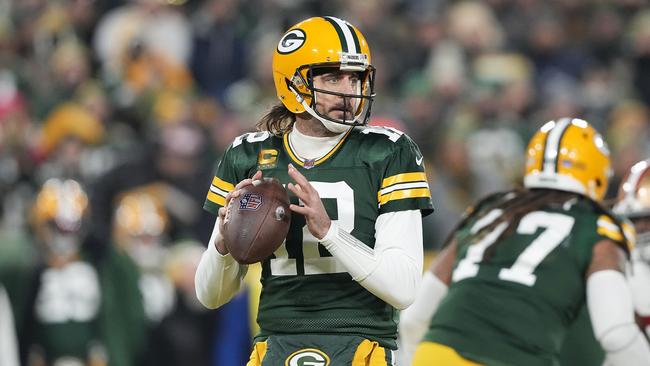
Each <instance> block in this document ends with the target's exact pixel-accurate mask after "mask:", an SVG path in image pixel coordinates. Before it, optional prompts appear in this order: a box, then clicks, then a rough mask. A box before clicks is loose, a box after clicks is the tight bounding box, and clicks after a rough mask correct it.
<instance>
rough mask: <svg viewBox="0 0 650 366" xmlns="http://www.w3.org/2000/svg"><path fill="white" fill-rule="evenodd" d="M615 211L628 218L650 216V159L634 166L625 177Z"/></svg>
mask: <svg viewBox="0 0 650 366" xmlns="http://www.w3.org/2000/svg"><path fill="white" fill-rule="evenodd" d="M614 213H616V214H620V215H622V216H625V217H627V218H631V219H634V218H639V217H643V216H650V159H648V160H643V161H640V162H638V163H636V164H634V165H633V166H632V168H631V169H630V171H629V172H628V173H627V175H626V176H625V178H624V179H623V183H622V184H621V187H620V188H619V191H618V198H617V200H616V204H615V205H614Z"/></svg>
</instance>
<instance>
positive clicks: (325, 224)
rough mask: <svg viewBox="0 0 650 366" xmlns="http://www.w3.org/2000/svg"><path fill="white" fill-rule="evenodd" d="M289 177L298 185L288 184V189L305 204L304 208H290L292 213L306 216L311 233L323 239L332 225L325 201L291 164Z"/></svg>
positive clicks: (293, 206) (294, 206)
mask: <svg viewBox="0 0 650 366" xmlns="http://www.w3.org/2000/svg"><path fill="white" fill-rule="evenodd" d="M289 176H290V177H291V178H292V179H293V180H294V181H295V182H296V183H295V184H294V183H289V184H287V188H289V190H291V192H293V193H294V194H295V195H296V196H298V198H300V201H301V202H302V204H303V205H302V206H298V205H294V204H292V205H290V206H289V208H290V209H291V211H293V212H296V213H299V214H301V215H303V216H305V220H306V221H307V228H308V229H309V232H310V233H311V234H312V235H313V236H315V237H316V239H319V240H320V239H323V238H324V237H325V235H326V234H327V231H328V230H329V229H330V225H331V223H332V221H331V220H330V218H329V216H327V212H326V211H325V206H323V201H321V199H320V196H319V195H318V192H317V191H316V189H314V187H313V186H312V185H311V184H310V183H309V181H308V180H307V178H305V176H304V175H302V174H301V173H300V172H299V171H298V170H297V169H296V168H295V167H294V166H293V165H291V164H289Z"/></svg>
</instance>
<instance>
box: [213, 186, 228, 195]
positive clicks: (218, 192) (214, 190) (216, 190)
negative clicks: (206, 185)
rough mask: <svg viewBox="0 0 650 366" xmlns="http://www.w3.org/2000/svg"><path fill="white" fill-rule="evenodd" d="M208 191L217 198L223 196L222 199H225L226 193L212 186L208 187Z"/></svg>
mask: <svg viewBox="0 0 650 366" xmlns="http://www.w3.org/2000/svg"><path fill="white" fill-rule="evenodd" d="M210 191H212V192H213V193H216V194H218V195H219V196H223V197H226V195H227V194H228V192H226V191H223V190H221V189H219V188H217V187H215V186H214V185H210Z"/></svg>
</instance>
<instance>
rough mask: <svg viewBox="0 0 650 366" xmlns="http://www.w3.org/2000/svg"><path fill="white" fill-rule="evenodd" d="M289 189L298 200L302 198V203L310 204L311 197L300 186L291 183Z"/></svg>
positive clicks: (288, 185)
mask: <svg viewBox="0 0 650 366" xmlns="http://www.w3.org/2000/svg"><path fill="white" fill-rule="evenodd" d="M287 188H288V189H289V190H290V191H291V192H293V194H295V195H296V196H297V197H298V198H300V200H301V201H303V202H306V203H309V202H310V200H309V195H308V194H307V193H306V192H305V191H303V190H302V188H301V187H300V186H299V185H296V184H293V183H289V184H287Z"/></svg>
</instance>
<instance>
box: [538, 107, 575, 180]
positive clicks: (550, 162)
mask: <svg viewBox="0 0 650 366" xmlns="http://www.w3.org/2000/svg"><path fill="white" fill-rule="evenodd" d="M570 123H571V119H569V118H562V119H560V120H559V121H558V122H557V124H556V125H555V127H553V129H552V130H551V131H550V132H549V133H548V136H547V137H546V150H545V151H544V172H547V173H555V162H556V161H557V155H558V153H559V150H560V139H561V138H562V135H563V134H564V130H566V129H567V128H568V127H569V124H570Z"/></svg>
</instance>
